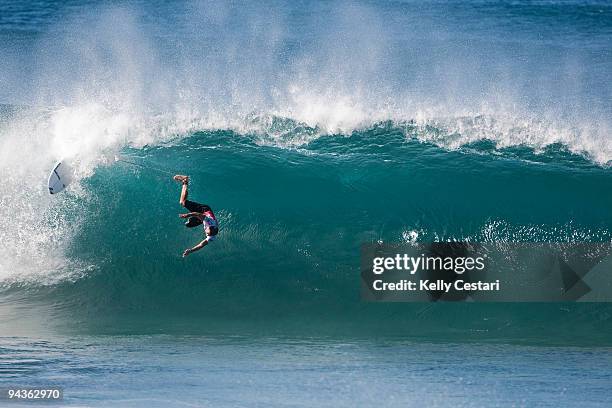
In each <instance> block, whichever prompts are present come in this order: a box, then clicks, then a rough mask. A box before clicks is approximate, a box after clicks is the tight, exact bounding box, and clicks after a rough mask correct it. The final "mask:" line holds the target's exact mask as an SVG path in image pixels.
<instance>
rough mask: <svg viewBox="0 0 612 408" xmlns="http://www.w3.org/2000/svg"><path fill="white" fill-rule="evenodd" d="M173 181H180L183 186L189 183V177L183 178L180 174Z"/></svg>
mask: <svg viewBox="0 0 612 408" xmlns="http://www.w3.org/2000/svg"><path fill="white" fill-rule="evenodd" d="M173 179H174V180H176V181H180V182H181V183H183V184H187V183H189V176H181V175H180V174H177V175H176V176H174V177H173Z"/></svg>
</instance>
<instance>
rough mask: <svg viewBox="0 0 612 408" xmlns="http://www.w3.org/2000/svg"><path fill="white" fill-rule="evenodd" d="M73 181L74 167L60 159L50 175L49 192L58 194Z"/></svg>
mask: <svg viewBox="0 0 612 408" xmlns="http://www.w3.org/2000/svg"><path fill="white" fill-rule="evenodd" d="M71 181H72V169H71V168H70V166H69V165H68V164H67V163H66V162H65V161H59V162H58V163H57V164H56V165H55V167H53V171H51V174H50V175H49V193H50V194H57V193H59V192H60V191H62V190H63V189H65V188H66V187H67V186H68V184H70V182H71Z"/></svg>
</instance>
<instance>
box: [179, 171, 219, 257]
mask: <svg viewBox="0 0 612 408" xmlns="http://www.w3.org/2000/svg"><path fill="white" fill-rule="evenodd" d="M174 180H176V181H180V182H181V183H182V184H183V188H182V190H181V199H180V201H179V202H180V203H181V205H182V206H183V207H185V208H186V209H188V210H189V211H190V212H189V213H187V214H179V217H181V218H188V220H187V222H185V226H186V227H187V228H193V227H197V226H198V225H203V226H204V233H205V234H206V238H205V239H204V240H203V241H202V242H200V243H199V244H198V245H196V246H194V247H193V248H187V249H186V250H185V252H183V257H186V256H187V255H189V254H190V253H192V252H195V251H199V250H200V249H202V248H204V247H205V246H206V245H208V243H209V242H210V241H213V240H214V239H215V238H216V235H217V234H218V233H219V223H217V219H216V218H215V214H213V211H212V208H210V207H209V206H207V205H206V204H200V203H196V202H195V201H189V200H188V199H187V194H188V191H187V188H188V185H189V177H188V176H181V175H176V176H174Z"/></svg>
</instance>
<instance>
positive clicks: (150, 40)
mask: <svg viewBox="0 0 612 408" xmlns="http://www.w3.org/2000/svg"><path fill="white" fill-rule="evenodd" d="M50 4H51V3H50ZM53 4H55V3H53ZM53 4H52V5H53ZM24 7H25V6H24ZM53 7H56V9H53ZM53 7H51V9H53V10H56V11H55V12H51V13H50V14H45V15H44V16H43V17H40V16H39V18H40V19H42V23H40V24H33V25H29V24H27V21H30V20H29V19H28V18H21V19H18V18H14V19H13V20H11V19H10V18H6V19H0V36H2V38H10V39H11V42H0V43H1V44H2V45H0V50H1V51H2V53H3V55H5V56H7V58H5V59H3V61H2V62H0V69H1V72H2V73H3V74H4V75H3V78H6V79H7V83H8V84H9V86H8V87H6V88H4V89H3V90H1V91H0V92H1V94H0V97H1V98H2V99H3V100H5V101H8V102H9V103H8V104H5V105H2V106H1V108H0V159H1V160H0V168H1V169H2V174H3V175H8V176H7V178H6V180H5V185H4V189H3V190H2V192H1V193H0V204H1V208H2V212H1V213H0V223H1V225H2V229H1V230H0V239H1V240H2V242H3V246H2V247H1V248H0V286H1V288H2V289H1V292H0V297H1V300H2V302H0V309H1V311H2V313H1V315H2V322H3V323H5V324H6V325H10V324H12V323H11V322H13V323H15V322H17V321H19V319H20V317H22V316H24V315H25V316H29V317H30V318H31V319H33V320H37V319H38V320H40V321H41V322H43V323H44V324H54V325H58V326H61V327H63V328H68V329H70V330H75V331H105V332H108V331H111V332H112V331H122V332H133V333H142V332H147V333H148V332H157V331H159V330H162V331H168V330H172V329H174V328H176V329H177V330H180V331H183V332H184V331H206V330H212V328H219V329H224V328H228V330H233V329H236V328H241V329H245V328H250V329H252V328H258V327H268V328H270V327H277V328H278V327H282V329H283V330H290V328H296V330H298V329H301V330H310V331H312V332H313V333H320V332H323V331H326V332H332V333H333V332H334V331H342V332H344V331H348V330H353V331H356V332H359V331H361V330H363V332H364V333H371V332H372V330H375V332H376V333H389V334H412V335H415V336H418V335H423V336H428V338H432V337H434V336H440V337H444V338H446V337H449V336H457V337H461V338H466V337H470V336H474V337H478V336H481V335H482V334H483V333H485V334H486V335H488V336H489V337H491V338H536V339H542V341H546V342H557V341H558V342H571V341H574V340H576V341H584V342H607V341H608V342H609V339H610V338H612V337H611V336H610V334H612V333H610V330H611V329H610V328H609V327H610V326H611V325H610V324H609V320H610V317H609V316H610V315H611V314H610V313H611V312H612V310H610V307H609V306H607V305H577V304H572V305H563V306H559V305H554V304H550V305H538V306H537V307H536V306H533V305H512V306H508V305H468V304H462V305H438V304H436V305H395V304H393V305H391V304H385V305H378V304H376V305H371V304H362V303H360V302H359V301H358V294H359V276H358V274H359V273H358V270H359V245H360V244H361V243H365V242H373V241H383V242H397V241H415V242H416V241H421V242H428V241H444V240H465V239H469V240H473V241H483V242H498V241H508V242H517V241H518V242H520V241H523V242H525V241H565V242H600V241H609V240H610V239H611V235H612V218H611V217H610V216H609V209H610V208H612V206H611V204H612V193H610V192H609V189H606V188H605V186H607V185H609V184H610V181H612V180H611V178H612V176H611V175H610V172H609V163H610V160H612V144H611V142H610V138H609V129H610V122H609V119H610V117H612V115H610V113H611V112H610V105H609V96H610V94H611V92H610V85H609V83H608V82H609V81H607V80H604V79H605V78H606V77H607V73H608V72H610V69H609V68H610V67H611V66H612V61H610V59H609V58H606V57H605V55H608V56H609V55H610V44H611V43H612V42H610V41H607V40H609V38H610V33H611V30H612V27H611V26H610V21H612V19H610V18H609V16H610V15H612V8H610V6H609V5H607V4H605V3H597V2H578V3H574V2H563V3H556V2H546V3H542V4H540V3H531V2H529V3H520V2H519V3H516V2H513V3H504V2H501V3H495V4H488V3H486V2H485V3H482V4H480V3H477V4H471V5H469V6H468V5H463V6H461V4H454V3H453V4H450V5H449V4H443V5H437V6H435V7H434V6H433V5H428V6H423V7H416V6H415V5H413V4H411V3H408V4H401V5H400V4H393V5H379V6H373V5H364V4H359V3H348V4H347V3H345V4H327V5H320V4H317V3H313V4H310V3H308V4H306V5H304V7H303V8H300V9H299V10H296V9H294V8H292V7H293V6H292V5H291V4H285V3H279V4H278V7H275V8H273V9H272V10H271V11H270V10H266V13H263V12H262V11H261V10H259V9H257V8H255V6H252V5H243V7H235V6H232V5H218V4H209V5H205V6H202V5H200V4H199V3H184V4H180V5H175V6H173V7H171V8H170V9H169V8H168V7H170V6H168V5H164V4H159V7H158V8H155V10H157V11H156V12H151V11H150V10H149V9H147V10H144V9H141V8H139V6H138V4H134V5H132V6H124V7H121V8H119V7H113V8H109V7H107V6H104V5H101V6H96V7H93V8H91V9H87V10H79V9H78V7H77V11H74V10H73V9H70V10H69V9H64V8H62V7H60V6H59V5H55V6H53ZM151 10H152V9H151ZM36 12H37V11H36V10H35V9H32V10H30V9H24V10H21V13H22V14H20V15H25V16H28V15H37V14H36ZM0 14H2V13H0ZM569 14H571V15H573V16H574V19H573V20H572V21H568V20H567V19H566V17H564V16H566V15H569ZM45 16H46V17H45ZM270 18H272V19H273V21H274V22H275V24H269V21H270ZM508 19H510V20H508ZM57 21H61V22H62V23H61V24H58V23H57ZM434 21H435V22H436V24H432V22H434ZM465 21H472V22H473V21H478V22H479V25H478V26H477V27H474V28H473V29H472V30H471V31H470V32H469V33H468V32H466V31H465V28H464V22H465ZM502 21H505V22H506V23H504V24H500V22H502ZM508 21H514V23H516V24H519V25H520V26H521V30H520V34H518V35H515V37H514V38H515V40H516V42H515V43H511V44H509V43H508V42H507V38H508V32H509V31H508V30H511V31H512V32H513V33H514V32H516V30H515V29H514V28H512V27H509V26H508V25H507V24H508ZM111 27H112V29H111ZM547 27H556V28H558V29H557V30H553V29H550V28H547ZM561 28H563V29H561ZM549 30H550V31H549ZM587 34H588V35H587ZM517 55H518V56H519V57H520V58H517ZM535 56H537V58H535ZM524 61H527V62H524ZM529 61H538V64H536V63H535V62H529ZM31 84H33V85H31ZM115 155H121V156H122V157H123V158H125V159H126V160H128V161H131V162H133V163H136V164H138V165H140V166H145V167H140V166H134V165H130V164H126V163H124V162H116V161H115V160H114V157H115ZM60 158H65V159H66V160H69V161H70V162H71V164H72V165H73V166H74V168H75V171H76V181H75V183H74V184H73V185H72V186H71V187H70V189H69V190H68V191H66V192H65V193H62V194H61V195H58V196H49V195H48V193H47V192H46V188H45V180H46V177H47V175H48V171H49V169H50V168H52V166H53V164H54V162H55V161H56V160H58V159H60ZM160 170H161V171H160ZM166 172H170V173H173V172H176V173H184V174H189V175H190V176H191V177H192V186H191V192H190V197H191V198H192V199H193V200H196V201H200V202H205V203H207V204H209V205H211V206H212V207H213V209H214V210H215V212H216V214H217V216H218V218H219V219H220V222H221V225H222V229H221V232H220V234H219V239H218V240H217V241H216V242H214V243H213V244H211V246H210V247H207V248H205V249H204V250H202V251H201V252H200V253H197V254H193V255H192V256H190V257H189V258H187V259H185V260H183V259H181V258H180V254H181V253H182V251H183V250H184V249H185V248H186V247H188V246H191V245H193V244H195V243H196V242H198V239H199V238H200V237H201V235H200V234H201V232H200V231H194V230H187V229H186V228H185V227H184V226H183V225H182V222H181V220H180V219H178V217H177V214H178V212H180V211H181V208H180V206H179V205H178V195H179V190H180V188H179V186H178V185H177V184H176V183H174V182H173V181H172V180H171V178H170V176H169V175H168V174H167V173H166ZM49 322H53V323H49ZM15 324H16V323H15ZM41 324H42V323H41ZM7 327H8V326H7ZM577 333H578V334H577Z"/></svg>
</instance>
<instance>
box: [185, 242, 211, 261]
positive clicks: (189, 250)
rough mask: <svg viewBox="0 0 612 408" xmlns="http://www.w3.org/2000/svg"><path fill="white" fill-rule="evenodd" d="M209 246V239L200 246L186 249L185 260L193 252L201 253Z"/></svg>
mask: <svg viewBox="0 0 612 408" xmlns="http://www.w3.org/2000/svg"><path fill="white" fill-rule="evenodd" d="M207 244H208V238H207V239H205V240H203V241H202V242H200V243H199V244H198V245H196V246H194V247H193V248H188V249H186V250H185V252H183V258H184V257H186V256H187V255H189V254H190V253H192V252H195V251H199V250H200V249H202V248H204V247H205V246H206V245H207Z"/></svg>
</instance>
